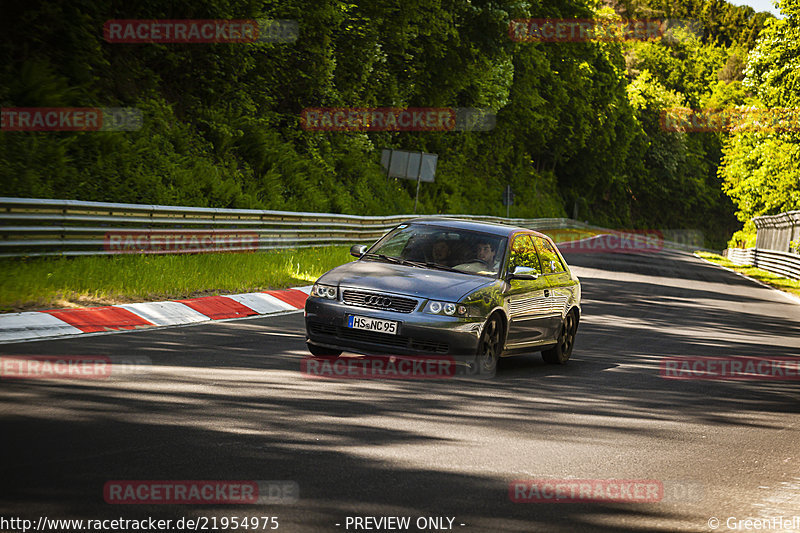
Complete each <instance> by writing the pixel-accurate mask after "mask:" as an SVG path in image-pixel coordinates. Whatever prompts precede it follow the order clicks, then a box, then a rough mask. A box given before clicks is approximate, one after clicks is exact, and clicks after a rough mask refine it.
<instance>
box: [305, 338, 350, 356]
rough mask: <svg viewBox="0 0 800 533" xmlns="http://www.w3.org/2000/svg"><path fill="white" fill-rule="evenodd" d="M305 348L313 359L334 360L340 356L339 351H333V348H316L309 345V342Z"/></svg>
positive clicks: (314, 345) (340, 352) (313, 345)
mask: <svg viewBox="0 0 800 533" xmlns="http://www.w3.org/2000/svg"><path fill="white" fill-rule="evenodd" d="M306 347H307V348H308V351H309V352H311V355H313V356H314V357H326V358H332V359H336V358H337V357H339V356H340V355H342V351H341V350H335V349H333V348H325V347H324V346H317V345H316V344H311V343H310V342H308V341H306Z"/></svg>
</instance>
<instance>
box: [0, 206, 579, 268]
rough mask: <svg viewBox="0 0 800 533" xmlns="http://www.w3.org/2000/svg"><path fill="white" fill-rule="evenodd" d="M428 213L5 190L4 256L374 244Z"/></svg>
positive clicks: (535, 224) (525, 223) (561, 222)
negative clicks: (206, 241)
mask: <svg viewBox="0 0 800 533" xmlns="http://www.w3.org/2000/svg"><path fill="white" fill-rule="evenodd" d="M421 216H425V215H392V216H358V215H340V214H328V213H302V212H288V211H263V210H255V209H216V208H201V207H178V206H160V205H139V204H115V203H105V202H83V201H76V200H46V199H30V198H4V197H0V257H22V256H54V255H60V256H78V255H117V254H119V253H120V252H119V251H115V250H110V249H109V242H110V239H111V238H113V236H114V235H130V234H132V233H136V232H146V233H149V234H150V235H158V234H159V233H161V234H169V235H170V236H175V235H185V236H186V237H187V238H190V237H191V236H193V235H194V236H196V235H198V234H201V235H214V236H217V237H225V236H230V235H238V236H249V237H251V239H250V240H247V239H244V241H242V240H241V239H240V240H239V241H238V242H233V243H232V244H230V245H229V246H228V247H227V248H225V250H227V251H245V250H274V249H280V248H300V247H311V246H326V245H330V244H351V243H355V242H364V243H367V242H370V241H374V240H376V239H378V238H379V237H381V236H382V235H383V234H385V233H386V232H387V231H388V230H389V229H391V228H392V227H394V226H396V225H397V224H400V223H401V222H404V221H407V220H410V219H413V218H416V217H421ZM427 216H430V215H427ZM441 216H443V217H450V218H465V219H471V220H480V221H487V222H500V223H506V224H513V225H517V226H521V227H526V228H531V229H544V228H575V227H581V228H585V227H588V226H587V225H586V224H583V223H580V222H577V221H573V220H570V219H565V218H538V219H519V218H516V219H505V218H500V217H492V216H474V215H441ZM109 236H111V237H109ZM219 251H221V250H219Z"/></svg>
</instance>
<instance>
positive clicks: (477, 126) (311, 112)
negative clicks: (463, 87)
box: [300, 107, 496, 132]
mask: <svg viewBox="0 0 800 533" xmlns="http://www.w3.org/2000/svg"><path fill="white" fill-rule="evenodd" d="M495 124H496V116H495V114H494V112H493V111H492V110H490V109H482V108H472V107H458V108H452V107H308V108H305V109H303V111H302V112H301V113H300V127H302V128H303V129H304V130H307V131H327V132H370V131H489V130H491V129H494V127H495Z"/></svg>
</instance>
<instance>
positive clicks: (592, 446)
mask: <svg viewBox="0 0 800 533" xmlns="http://www.w3.org/2000/svg"><path fill="white" fill-rule="evenodd" d="M567 260H568V262H569V263H570V264H571V265H573V267H574V268H575V270H576V271H577V273H578V275H579V276H580V277H581V280H582V283H583V319H582V321H581V325H580V329H579V332H578V338H577V342H576V347H575V352H574V354H573V358H572V360H571V361H570V362H569V364H567V365H566V366H563V367H553V366H549V365H545V364H544V363H543V362H542V360H541V358H540V357H539V354H532V355H530V356H522V357H516V358H510V359H506V360H503V361H501V364H500V367H499V370H498V374H497V376H496V377H495V378H494V379H491V380H462V379H457V380H443V381H408V380H406V381H397V380H391V381H390V380H380V381H376V380H370V381H362V380H359V381H354V380H320V379H309V378H306V377H304V376H303V375H302V374H301V373H300V362H301V359H302V358H303V357H304V356H305V354H306V352H305V347H304V337H303V322H302V313H293V314H288V315H282V316H277V317H267V318H259V319H250V320H240V321H232V322H224V323H213V324H207V325H200V326H193V327H182V328H172V329H162V330H156V331H140V332H131V333H124V334H112V335H99V336H87V337H81V338H74V339H62V340H52V341H40V342H31V343H24V344H10V345H3V346H0V355H10V354H20V355H69V354H72V355H91V356H118V357H120V356H123V357H128V356H130V357H134V356H135V357H146V358H149V360H150V361H152V366H149V367H145V368H143V369H142V372H140V373H139V374H136V375H130V376H120V377H111V378H109V379H104V380H58V381H56V380H49V381H24V380H6V379H4V380H1V381H0V427H2V441H3V443H4V447H5V451H4V452H3V454H2V457H3V460H2V463H0V472H1V473H2V474H1V475H2V480H3V482H2V493H1V494H0V516H2V517H4V518H9V517H26V518H33V519H36V518H37V517H39V516H41V515H44V516H47V517H48V518H68V517H74V518H118V517H122V518H135V517H143V516H148V515H149V516H153V517H164V518H167V517H171V518H173V519H176V518H177V517H180V516H185V517H202V516H205V517H217V518H218V519H220V518H222V517H231V516H239V517H242V516H248V517H253V516H277V517H278V520H279V521H278V523H279V528H278V529H277V531H390V530H391V529H388V528H382V529H375V528H373V529H363V528H362V529H355V528H354V527H353V525H350V527H349V528H347V527H346V525H347V523H348V522H347V517H351V518H352V517H366V516H373V517H388V516H407V517H411V526H412V527H411V528H410V529H408V531H419V530H420V529H417V527H416V524H415V522H416V520H417V519H418V518H419V517H449V518H452V519H454V520H453V523H452V524H453V525H452V529H453V530H456V531H464V532H478V531H480V532H483V531H486V532H494V531H520V532H522V531H525V532H528V531H545V532H554V531H565V532H566V531H570V532H572V531H613V532H634V531H711V530H712V529H711V528H710V527H709V525H708V521H709V519H710V518H712V517H717V518H718V519H719V520H720V521H721V527H720V528H719V529H718V530H719V531H727V530H729V529H730V528H728V527H727V526H726V521H727V519H728V518H729V517H735V518H736V519H746V518H748V517H752V518H759V517H761V518H767V517H784V518H786V519H788V518H791V517H792V516H800V381H764V380H752V381H731V380H723V381H696V380H690V381H676V380H668V379H664V378H663V377H661V376H660V375H659V364H660V362H661V361H662V359H663V358H665V357H670V356H755V357H773V356H795V357H796V356H800V305H798V304H797V303H793V302H791V301H790V300H788V299H787V298H785V297H783V296H782V295H781V294H778V293H776V292H774V291H772V290H769V289H765V288H762V287H760V286H758V285H754V284H752V283H751V282H749V281H747V280H744V279H743V278H741V277H738V276H736V275H734V274H732V273H729V272H726V271H724V270H722V269H720V268H717V267H714V266H711V265H709V264H706V263H704V262H702V261H700V260H698V259H696V258H694V257H693V256H691V255H688V254H679V253H674V252H662V253H659V254H644V255H622V254H614V255H603V254H593V253H586V254H572V255H570V256H568V257H567ZM531 479H583V480H587V479H597V480H626V479H627V480H630V479H635V480H657V481H658V482H660V483H662V485H663V487H664V495H663V498H662V499H661V501H659V502H655V503H641V502H632V503H620V502H594V503H587V502H580V503H514V502H512V501H511V499H510V498H509V483H511V482H512V481H514V480H531ZM109 480H291V481H294V482H296V483H297V484H298V486H299V491H300V498H299V500H298V501H297V502H295V503H292V504H283V505H267V506H260V505H206V506H199V505H111V504H108V503H106V502H105V501H104V498H103V487H104V484H105V483H106V482H107V481H109ZM798 520H800V518H799V519H798ZM336 524H340V525H338V526H337V525H336ZM444 524H445V527H448V524H449V522H448V520H444ZM462 524H463V525H462ZM796 524H797V525H798V526H800V523H796ZM373 525H374V524H373ZM795 527H797V526H792V525H789V526H785V527H784V528H783V529H780V528H779V529H772V530H773V531H797V530H800V527H797V529H795ZM3 529H4V528H3V527H0V530H3ZM5 530H8V531H16V530H19V529H15V528H13V527H8V525H6V526H5ZM423 530H425V531H434V530H436V531H440V530H444V531H446V530H447V529H443V528H439V529H423ZM736 530H737V531H748V530H751V531H752V530H755V529H752V528H751V529H746V528H744V527H742V528H739V529H736Z"/></svg>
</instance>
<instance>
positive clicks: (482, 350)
mask: <svg viewBox="0 0 800 533" xmlns="http://www.w3.org/2000/svg"><path fill="white" fill-rule="evenodd" d="M502 351H503V324H502V322H501V321H500V318H499V317H498V316H497V315H493V316H491V317H489V320H487V321H486V325H484V326H483V333H481V338H480V341H479V342H478V354H477V355H476V356H475V364H476V367H477V368H476V371H477V373H478V374H494V373H495V371H496V370H497V361H498V359H499V358H500V352H502Z"/></svg>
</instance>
